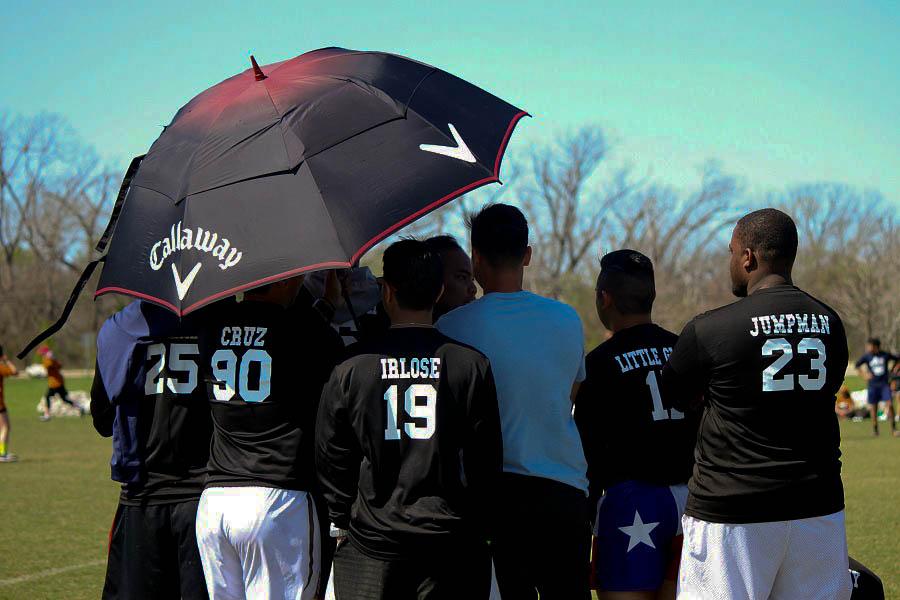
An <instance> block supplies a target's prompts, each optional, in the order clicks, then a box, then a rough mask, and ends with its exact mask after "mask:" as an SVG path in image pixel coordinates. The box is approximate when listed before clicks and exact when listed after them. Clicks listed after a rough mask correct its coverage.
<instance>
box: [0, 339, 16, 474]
mask: <svg viewBox="0 0 900 600" xmlns="http://www.w3.org/2000/svg"><path fill="white" fill-rule="evenodd" d="M18 372H19V371H18V369H16V365H14V364H12V362H10V360H9V359H8V358H7V357H6V354H5V353H4V352H3V347H2V346H0V462H15V461H16V460H18V457H16V455H15V454H10V452H9V411H8V410H7V408H6V401H5V398H4V395H3V380H4V379H6V378H7V377H12V376H13V375H16V374H17V373H18Z"/></svg>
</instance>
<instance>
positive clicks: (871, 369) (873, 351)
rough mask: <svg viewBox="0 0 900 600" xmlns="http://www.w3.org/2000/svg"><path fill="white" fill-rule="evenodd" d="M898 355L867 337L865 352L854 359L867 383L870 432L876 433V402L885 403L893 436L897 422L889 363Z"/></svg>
mask: <svg viewBox="0 0 900 600" xmlns="http://www.w3.org/2000/svg"><path fill="white" fill-rule="evenodd" d="M898 360H900V357H897V356H894V355H893V354H891V353H890V352H885V351H884V350H882V349H881V340H879V339H878V338H869V341H867V342H866V353H865V354H863V355H862V356H861V357H859V360H858V361H856V368H857V369H859V368H861V367H863V366H865V369H862V371H861V373H862V376H863V378H864V379H865V380H866V382H867V383H868V385H867V386H866V400H867V401H868V403H869V415H870V416H871V417H872V434H873V435H878V403H879V402H886V403H887V417H888V421H890V423H891V431H892V432H893V434H894V435H895V436H897V435H900V433H898V432H897V424H896V423H895V422H894V402H893V398H892V394H891V384H890V375H891V363H894V365H893V366H894V367H896V365H897V361H898Z"/></svg>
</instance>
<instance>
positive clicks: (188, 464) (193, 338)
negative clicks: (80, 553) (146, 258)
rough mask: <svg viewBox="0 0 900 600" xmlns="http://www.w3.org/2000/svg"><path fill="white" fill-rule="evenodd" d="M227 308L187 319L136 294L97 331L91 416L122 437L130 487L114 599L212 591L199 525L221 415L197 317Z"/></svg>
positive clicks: (115, 471) (107, 589)
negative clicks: (211, 397) (207, 379)
mask: <svg viewBox="0 0 900 600" xmlns="http://www.w3.org/2000/svg"><path fill="white" fill-rule="evenodd" d="M220 306H221V304H214V305H213V306H212V307H208V308H203V309H200V310H199V311H197V312H196V313H192V314H190V315H188V316H187V317H184V318H182V319H179V318H178V317H177V316H176V315H174V314H172V313H171V312H169V311H168V310H166V309H164V308H160V307H159V306H156V305H154V304H151V303H149V302H144V301H141V300H135V301H133V302H132V303H131V304H129V305H128V306H126V307H125V308H124V309H122V310H121V311H119V312H118V313H116V314H114V315H113V316H112V317H110V318H109V319H107V320H106V322H105V323H104V324H103V327H101V328H100V332H99V334H98V335H97V367H96V370H95V372H94V383H93V386H92V387H91V417H92V419H93V422H94V428H95V429H96V430H97V432H98V433H100V435H102V436H104V437H112V448H113V452H112V459H111V461H110V470H111V473H112V479H113V481H117V482H119V483H121V484H122V491H121V493H120V494H119V506H118V508H117V510H116V515H115V519H114V521H113V526H112V532H111V534H110V540H109V556H108V558H107V564H106V580H105V582H104V585H103V596H102V597H103V598H104V599H108V600H112V599H119V600H129V599H134V600H143V599H147V600H150V599H152V598H184V599H185V600H205V599H206V598H207V593H206V581H205V580H204V577H203V568H202V566H201V563H200V552H199V550H198V548H197V538H196V535H195V524H196V518H197V503H198V502H199V500H200V494H201V492H203V485H204V484H205V483H206V464H207V462H208V460H209V444H210V438H211V437H212V421H211V419H210V415H209V407H208V405H207V401H206V386H205V385H204V384H203V382H202V381H201V379H200V365H199V364H198V361H199V359H200V356H199V353H200V351H199V348H198V339H197V323H198V322H199V320H200V319H202V318H204V317H205V316H208V315H209V314H210V313H211V312H212V311H214V310H216V309H218V307H220Z"/></svg>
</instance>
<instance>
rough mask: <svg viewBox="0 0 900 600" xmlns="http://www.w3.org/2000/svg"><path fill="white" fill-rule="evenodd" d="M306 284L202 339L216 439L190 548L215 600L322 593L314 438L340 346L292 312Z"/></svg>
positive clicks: (244, 308) (274, 289) (208, 322)
mask: <svg viewBox="0 0 900 600" xmlns="http://www.w3.org/2000/svg"><path fill="white" fill-rule="evenodd" d="M302 283H303V276H298V277H293V278H290V279H284V280H280V281H276V282H273V283H270V284H267V285H264V286H261V287H259V288H255V289H253V290H250V291H248V292H246V293H245V294H244V299H243V301H242V302H239V303H237V304H236V305H235V306H234V307H233V308H231V309H230V310H228V311H220V312H217V313H216V314H215V315H214V316H213V317H212V318H210V319H205V323H203V326H202V327H201V331H200V334H199V341H200V349H199V350H200V353H199V354H200V363H201V368H202V377H203V380H204V381H205V382H206V394H207V398H208V399H209V405H210V408H211V411H212V421H213V435H212V445H211V447H210V455H209V465H208V470H207V481H206V489H204V491H203V494H202V495H201V497H200V504H199V508H198V511H197V543H198V544H199V546H200V557H201V560H202V563H203V572H204V574H205V577H206V584H207V588H208V590H209V595H210V598H211V599H212V600H220V599H232V598H245V597H246V598H297V599H300V600H306V599H310V598H313V597H314V595H315V594H316V593H317V590H318V587H319V574H320V571H321V569H322V564H321V558H320V556H321V555H320V552H321V543H322V542H321V532H320V528H319V525H318V519H317V515H316V507H315V500H314V498H313V494H312V492H313V490H314V487H315V479H316V475H315V467H314V457H313V452H314V450H313V448H314V446H313V431H314V426H315V415H316V409H317V407H318V402H319V396H320V393H321V389H322V385H323V384H324V383H325V381H326V380H327V378H328V375H329V373H330V371H331V368H332V367H333V365H334V364H335V362H336V360H337V353H338V352H339V351H340V349H341V348H342V344H341V342H340V339H339V338H338V336H337V333H336V332H335V331H334V330H333V329H331V327H329V326H328V324H327V323H325V321H324V320H323V319H321V318H320V317H319V316H318V315H316V314H313V315H312V317H311V318H308V319H303V320H300V319H298V318H297V311H296V310H290V307H291V306H292V304H293V303H294V300H295V299H296V296H297V293H298V291H299V290H300V286H301V285H302ZM308 310H309V311H312V310H313V309H312V308H309V309H308Z"/></svg>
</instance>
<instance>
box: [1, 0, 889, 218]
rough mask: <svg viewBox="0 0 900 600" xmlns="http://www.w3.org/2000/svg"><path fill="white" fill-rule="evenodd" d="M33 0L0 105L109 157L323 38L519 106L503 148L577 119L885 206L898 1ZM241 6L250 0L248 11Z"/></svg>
mask: <svg viewBox="0 0 900 600" xmlns="http://www.w3.org/2000/svg"><path fill="white" fill-rule="evenodd" d="M842 4H844V6H838V3H832V2H801V1H797V2H752V3H751V2H718V1H715V2H714V1H702V2H701V1H697V2H674V1H673V2H633V1H628V2H625V1H623V2H600V1H594V2H552V3H551V2H546V1H537V2H535V1H530V0H529V1H524V0H523V1H518V2H491V1H481V2H471V1H452V0H443V1H441V2H425V1H421V0H420V1H417V2H377V3H376V2H306V1H303V0H293V1H288V2H281V1H279V2H265V3H263V2H227V1H225V0H220V1H215V2H206V1H188V0H181V1H177V2H176V1H170V0H166V1H158V0H157V1H151V2H143V3H139V4H138V3H124V2H108V3H107V2H90V1H82V2H39V1H30V2H25V1H22V0H12V2H11V3H9V2H8V3H5V4H4V7H3V18H2V19H0V72H2V73H3V77H4V83H3V84H2V86H0V110H11V111H13V112H21V113H34V112H38V111H52V112H58V113H61V114H62V115H64V116H65V117H67V118H68V119H69V120H70V121H71V123H72V125H73V126H74V127H75V129H76V130H77V131H78V132H79V133H80V135H81V136H82V137H83V139H84V141H86V142H88V143H90V144H92V145H94V146H95V147H96V148H97V150H98V151H99V152H100V154H101V155H102V156H103V157H104V158H106V159H108V160H109V161H110V162H111V163H112V164H113V165H115V166H117V167H119V168H121V169H123V170H124V168H125V166H127V164H128V160H129V159H130V157H131V156H133V155H136V154H140V153H142V152H144V151H145V150H146V149H147V147H148V146H149V145H150V144H151V143H152V142H153V140H154V139H155V138H156V136H157V135H159V133H160V131H161V129H160V126H162V125H164V124H166V123H168V122H169V120H170V119H171V117H172V115H174V113H175V111H176V110H177V109H178V108H179V107H180V106H181V105H182V104H184V103H185V102H186V101H187V100H188V99H190V98H191V97H192V96H193V95H195V94H196V93H198V92H200V91H201V90H203V89H204V88H206V87H208V86H210V85H212V84H214V83H216V82H218V81H220V80H222V79H224V78H226V77H228V76H230V75H232V74H234V73H236V72H238V71H240V70H243V69H244V68H246V67H247V65H248V60H247V54H248V52H249V51H251V50H252V51H253V53H254V54H255V55H256V57H257V58H258V60H259V61H260V63H269V62H274V61H277V60H281V59H284V58H288V57H290V56H294V55H296V54H300V53H302V52H305V51H307V50H312V49H315V48H319V47H322V46H329V45H336V46H344V47H348V48H354V49H369V50H384V51H390V52H397V53H400V54H405V55H408V56H411V57H414V58H417V59H419V60H423V61H425V62H428V63H431V64H433V65H435V66H438V67H441V68H443V69H446V70H448V71H450V72H452V73H454V74H456V75H459V76H461V77H464V78H466V79H469V80H471V81H472V82H475V83H477V84H479V85H481V86H482V87H484V88H486V89H488V90H490V91H492V92H494V93H495V94H497V95H499V96H501V97H503V98H504V99H507V100H509V101H510V102H512V103H514V104H517V105H518V106H521V107H522V108H524V109H526V110H528V111H529V112H531V113H532V114H533V115H534V116H535V119H532V120H528V121H526V122H524V123H523V125H522V126H520V129H519V130H518V131H517V134H516V136H515V137H514V142H513V145H512V146H511V151H513V152H517V151H522V150H523V149H525V148H526V147H527V146H528V145H529V143H531V142H535V141H542V140H546V139H550V138H551V137H552V136H553V135H554V134H557V133H559V132H564V131H567V130H571V129H574V128H575V127H577V126H579V125H582V124H586V123H598V124H600V125H602V126H603V127H604V128H605V130H606V131H607V133H608V134H609V136H610V138H611V141H612V142H613V144H614V154H613V156H612V159H613V160H614V161H617V162H629V163H631V164H633V165H634V166H635V167H636V168H637V169H638V171H639V172H642V173H646V172H650V173H652V175H653V176H654V177H656V178H657V179H658V180H660V181H661V182H664V183H669V184H672V185H675V186H679V187H681V186H685V185H691V184H692V183H693V182H694V181H695V180H696V176H697V172H698V171H697V168H698V167H699V166H700V165H701V163H703V162H704V161H705V160H706V159H710V158H714V159H718V160H720V161H721V163H722V165H723V167H724V169H725V170H726V171H728V172H730V173H733V174H736V175H738V176H739V177H742V178H743V179H744V180H745V181H746V182H747V184H748V188H749V190H750V191H751V192H752V191H756V190H758V191H760V192H762V191H765V190H767V189H771V188H774V189H781V188H783V187H785V186H787V185H791V184H795V183H800V182H810V181H823V180H827V181H840V182H845V183H849V184H852V185H856V186H860V187H867V188H874V189H878V190H880V191H881V192H882V193H883V194H884V195H885V196H886V197H887V198H888V199H889V200H890V201H892V202H894V203H900V2H890V1H883V2H854V3H842ZM255 5H265V7H264V8H261V7H257V8H255V7H254V6H255Z"/></svg>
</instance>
